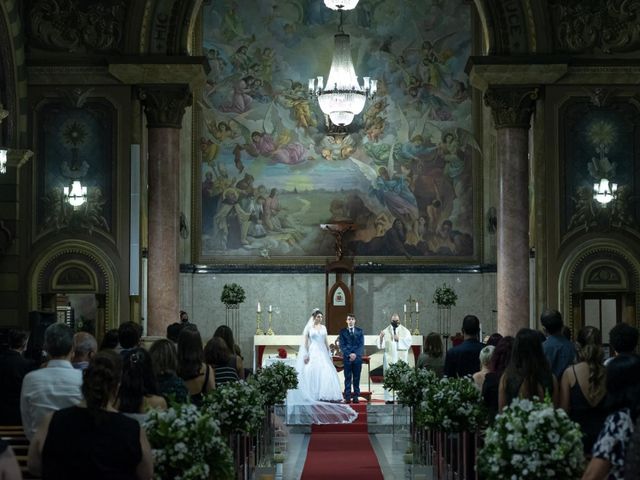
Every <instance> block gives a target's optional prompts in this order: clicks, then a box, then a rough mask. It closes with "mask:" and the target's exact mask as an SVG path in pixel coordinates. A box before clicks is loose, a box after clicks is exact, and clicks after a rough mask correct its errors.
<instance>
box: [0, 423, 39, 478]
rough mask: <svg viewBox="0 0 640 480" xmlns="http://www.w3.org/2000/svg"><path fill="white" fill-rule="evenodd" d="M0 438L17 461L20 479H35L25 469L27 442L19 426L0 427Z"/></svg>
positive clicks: (27, 451) (27, 453)
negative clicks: (20, 472)
mask: <svg viewBox="0 0 640 480" xmlns="http://www.w3.org/2000/svg"><path fill="white" fill-rule="evenodd" d="M0 438H2V440H4V441H5V442H7V443H8V444H9V446H10V447H11V449H12V450H13V453H14V454H15V456H16V459H17V460H18V465H19V466H20V470H21V471H22V478H23V479H25V480H30V479H37V478H40V477H35V476H33V475H32V474H30V473H29V469H28V468H27V458H28V456H29V440H27V437H26V436H25V434H24V429H23V428H22V426H21V425H0Z"/></svg>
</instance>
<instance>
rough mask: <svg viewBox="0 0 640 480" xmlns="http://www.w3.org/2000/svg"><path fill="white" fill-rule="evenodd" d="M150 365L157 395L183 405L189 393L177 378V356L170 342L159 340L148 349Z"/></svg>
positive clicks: (163, 339) (164, 339) (182, 382)
mask: <svg viewBox="0 0 640 480" xmlns="http://www.w3.org/2000/svg"><path fill="white" fill-rule="evenodd" d="M149 355H150V356H151V365H152V366H153V372H154V374H155V376H156V380H157V383H158V394H159V395H162V396H163V397H165V398H168V399H169V400H173V401H176V402H179V403H185V402H187V401H188V400H189V392H188V391H187V387H186V386H185V384H184V381H183V380H182V379H181V378H180V377H179V376H178V374H177V373H176V371H177V370H178V355H177V352H176V347H175V346H174V345H173V343H172V342H171V341H170V340H167V339H166V338H161V339H159V340H156V341H155V342H153V345H151V348H149Z"/></svg>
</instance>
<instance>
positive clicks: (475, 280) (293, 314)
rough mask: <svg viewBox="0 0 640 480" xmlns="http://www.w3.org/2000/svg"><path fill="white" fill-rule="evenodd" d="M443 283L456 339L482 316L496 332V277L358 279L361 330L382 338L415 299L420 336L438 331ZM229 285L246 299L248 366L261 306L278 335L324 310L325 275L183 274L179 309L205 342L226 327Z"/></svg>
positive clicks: (295, 330)
mask: <svg viewBox="0 0 640 480" xmlns="http://www.w3.org/2000/svg"><path fill="white" fill-rule="evenodd" d="M443 282H446V283H447V284H449V285H451V286H452V287H453V288H454V290H455V291H456V293H457V294H458V302H457V305H456V306H454V307H453V308H452V330H453V332H454V333H455V332H456V331H459V330H460V325H461V323H462V318H463V317H464V315H466V314H474V315H477V316H478V318H480V321H481V322H482V327H483V331H485V332H493V331H494V330H495V319H496V313H495V309H496V274H495V273H463V274H461V273H446V274H441V273H426V274H424V273H398V274H388V273H385V274H373V273H371V274H369V273H366V274H364V273H363V274H357V275H356V277H355V313H356V315H357V317H358V324H359V326H360V327H362V328H363V329H364V331H365V334H367V335H372V334H376V333H378V332H379V331H380V330H381V329H382V328H383V327H384V326H385V325H386V324H387V322H388V321H389V317H390V315H391V313H393V312H400V313H401V312H402V306H403V304H404V303H405V300H406V299H407V298H408V297H409V295H411V297H413V298H415V299H417V300H418V301H419V302H420V319H419V321H420V332H421V333H422V334H426V333H428V332H429V331H431V330H433V329H434V328H435V320H436V315H437V312H436V306H435V305H434V304H433V303H432V302H431V299H432V297H433V292H434V291H435V289H436V287H438V286H440V285H442V283H443ZM226 283H237V284H239V285H241V286H242V287H243V288H244V289H245V292H246V295H247V298H246V300H245V302H244V303H243V304H242V305H241V306H240V326H239V337H240V341H239V342H238V344H239V345H240V347H241V348H242V351H243V355H244V357H245V365H248V366H250V365H251V364H252V362H253V357H252V354H251V352H252V347H253V334H254V333H255V330H256V306H257V303H258V301H260V303H261V305H262V308H263V312H264V311H265V310H266V309H267V307H268V306H269V305H272V306H273V317H272V328H273V330H274V331H275V333H276V334H278V335H294V334H300V333H302V329H303V327H304V325H305V323H306V321H307V319H308V318H309V314H310V312H311V310H312V309H313V308H314V307H318V308H321V309H323V310H324V295H325V291H324V290H325V276H324V274H318V273H282V274H273V273H264V274H211V273H207V274H198V273H196V274H186V273H183V274H181V277H180V309H181V310H185V311H187V312H189V318H190V321H192V322H193V323H195V324H197V325H198V327H199V329H200V331H201V332H202V336H203V339H204V340H205V341H206V339H208V338H210V337H211V335H212V334H213V332H214V330H215V329H216V328H217V327H218V326H219V325H224V324H225V307H224V305H223V304H222V302H220V294H221V293H222V287H223V286H224V285H225V284H226ZM401 316H402V315H401ZM266 320H267V315H266V314H265V313H263V325H264V324H266ZM425 322H426V324H425ZM263 328H265V327H263Z"/></svg>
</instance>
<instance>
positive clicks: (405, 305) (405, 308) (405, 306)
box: [404, 303, 407, 313]
mask: <svg viewBox="0 0 640 480" xmlns="http://www.w3.org/2000/svg"><path fill="white" fill-rule="evenodd" d="M404 313H407V304H406V303H405V304H404Z"/></svg>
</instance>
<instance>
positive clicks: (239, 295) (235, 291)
mask: <svg viewBox="0 0 640 480" xmlns="http://www.w3.org/2000/svg"><path fill="white" fill-rule="evenodd" d="M245 298H247V297H246V295H245V293H244V288H242V287H241V286H240V285H238V284H237V283H227V284H225V286H224V287H222V295H220V301H221V302H222V303H224V304H225V305H238V304H240V303H242V302H244V299H245Z"/></svg>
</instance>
